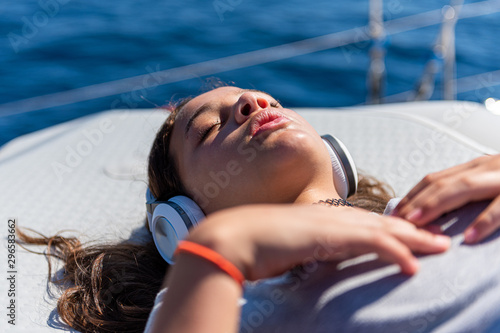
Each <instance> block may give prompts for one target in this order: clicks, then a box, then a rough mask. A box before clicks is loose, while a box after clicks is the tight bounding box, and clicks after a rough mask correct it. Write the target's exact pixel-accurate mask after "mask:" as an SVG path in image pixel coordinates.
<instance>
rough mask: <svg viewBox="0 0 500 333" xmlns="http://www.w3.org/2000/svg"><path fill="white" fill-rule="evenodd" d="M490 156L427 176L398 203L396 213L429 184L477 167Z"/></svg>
mask: <svg viewBox="0 0 500 333" xmlns="http://www.w3.org/2000/svg"><path fill="white" fill-rule="evenodd" d="M489 158H491V157H489V156H481V157H479V158H476V159H473V160H471V161H469V162H466V163H463V164H459V165H456V166H453V167H451V168H448V169H445V170H442V171H438V172H434V173H431V174H428V175H427V176H425V177H424V178H423V179H422V180H421V181H420V182H419V183H418V184H417V185H415V187H413V188H412V189H411V190H410V192H408V194H406V196H405V197H404V198H403V199H402V200H401V201H400V202H399V203H398V205H397V206H396V208H395V213H396V212H398V211H401V210H403V209H404V207H405V206H406V205H407V204H409V203H410V202H411V201H412V199H413V198H414V197H415V196H417V195H418V194H419V193H420V192H421V191H423V190H424V189H425V188H427V187H428V186H429V185H431V184H434V183H435V182H436V181H438V180H440V179H445V178H449V177H451V176H454V175H457V174H459V173H460V172H463V171H465V170H469V169H473V168H476V167H477V166H480V165H482V164H484V163H485V159H489ZM399 216H400V215H399Z"/></svg>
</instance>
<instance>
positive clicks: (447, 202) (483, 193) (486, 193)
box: [399, 171, 500, 226]
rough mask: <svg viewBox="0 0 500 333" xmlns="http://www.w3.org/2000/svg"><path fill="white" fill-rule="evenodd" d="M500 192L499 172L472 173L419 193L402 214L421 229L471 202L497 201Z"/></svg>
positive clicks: (445, 181) (447, 180) (440, 182)
mask: <svg viewBox="0 0 500 333" xmlns="http://www.w3.org/2000/svg"><path fill="white" fill-rule="evenodd" d="M498 193H500V181H499V180H498V174H497V172H496V171H492V172H483V173H480V174H478V173H477V172H474V171H469V172H467V173H464V174H462V175H461V176H460V177H459V178H457V179H455V178H449V179H445V180H439V181H437V182H435V183H434V184H433V185H431V186H429V187H428V188H427V189H425V190H424V191H422V192H421V193H420V194H418V195H417V196H416V197H415V198H414V199H413V202H412V203H410V204H408V205H407V207H405V208H404V209H402V210H401V211H400V213H399V214H400V215H401V216H402V217H404V218H406V219H407V220H409V221H411V222H413V223H415V224H416V225H418V226H422V225H424V224H426V223H429V222H430V221H433V220H435V219H436V218H438V217H439V216H441V215H442V214H444V213H447V212H450V211H452V210H454V209H456V208H459V207H461V206H463V205H464V204H466V203H468V202H472V201H480V200H484V199H488V198H494V197H496V196H497V195H498Z"/></svg>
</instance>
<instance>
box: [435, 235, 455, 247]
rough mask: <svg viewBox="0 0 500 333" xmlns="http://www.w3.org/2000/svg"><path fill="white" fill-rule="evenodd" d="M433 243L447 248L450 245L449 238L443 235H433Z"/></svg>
mask: <svg viewBox="0 0 500 333" xmlns="http://www.w3.org/2000/svg"><path fill="white" fill-rule="evenodd" d="M434 242H435V243H436V244H438V245H443V246H449V245H450V242H451V240H450V237H448V236H445V235H435V236H434Z"/></svg>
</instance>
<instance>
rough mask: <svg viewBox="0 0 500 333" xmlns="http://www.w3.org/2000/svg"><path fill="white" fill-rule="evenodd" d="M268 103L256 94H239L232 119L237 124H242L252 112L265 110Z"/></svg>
mask: <svg viewBox="0 0 500 333" xmlns="http://www.w3.org/2000/svg"><path fill="white" fill-rule="evenodd" d="M268 107H269V101H268V100H267V99H265V98H263V97H261V96H259V95H258V94H257V93H254V92H250V91H248V92H245V93H243V94H241V96H240V98H239V99H238V102H236V104H235V110H234V118H235V120H236V122H237V123H238V124H242V123H244V122H245V121H246V120H247V119H248V117H250V115H252V114H253V113H254V112H257V111H260V110H263V109H267V108H268Z"/></svg>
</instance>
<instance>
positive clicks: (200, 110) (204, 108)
mask: <svg viewBox="0 0 500 333" xmlns="http://www.w3.org/2000/svg"><path fill="white" fill-rule="evenodd" d="M210 108H211V107H210V104H209V103H205V104H203V105H202V106H200V107H199V108H198V109H197V110H196V111H195V113H193V115H192V116H191V118H189V120H188V122H187V125H186V130H185V132H184V135H187V134H188V132H189V129H190V128H191V125H193V121H194V120H195V119H196V118H197V117H199V116H200V115H201V114H202V113H203V112H206V111H208V110H210Z"/></svg>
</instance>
